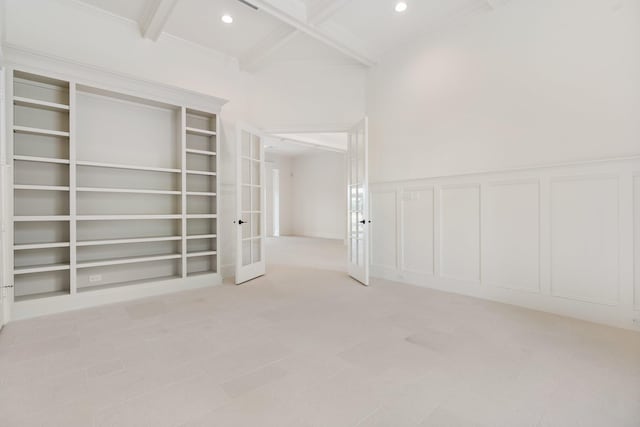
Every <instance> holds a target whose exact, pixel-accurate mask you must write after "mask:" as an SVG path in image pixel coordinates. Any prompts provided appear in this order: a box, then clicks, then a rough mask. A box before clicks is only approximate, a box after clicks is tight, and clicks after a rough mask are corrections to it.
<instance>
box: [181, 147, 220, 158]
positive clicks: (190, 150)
mask: <svg viewBox="0 0 640 427" xmlns="http://www.w3.org/2000/svg"><path fill="white" fill-rule="evenodd" d="M186 151H187V153H190V154H202V155H205V156H215V155H216V152H215V151H206V150H194V149H193V148H187V150H186Z"/></svg>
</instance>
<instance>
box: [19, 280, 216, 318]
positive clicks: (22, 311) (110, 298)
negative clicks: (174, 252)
mask: <svg viewBox="0 0 640 427" xmlns="http://www.w3.org/2000/svg"><path fill="white" fill-rule="evenodd" d="M220 284H222V277H221V276H220V275H219V274H216V273H212V274H203V275H200V276H196V277H188V278H186V279H180V278H179V279H169V280H159V281H153V282H145V283H140V284H136V285H129V286H121V287H113V288H106V289H100V290H95V291H87V292H83V293H77V294H74V295H60V296H54V297H49V298H42V299H33V300H26V301H18V302H16V303H14V304H13V307H12V310H11V320H12V321H14V320H22V319H29V318H32V317H38V316H45V315H49V314H55V313H62V312H66V311H69V310H79V309H83V308H90V307H96V306H100V305H106V304H113V303H117V302H124V301H131V300H136V299H140V298H146V297H151V296H159V295H166V294H171V293H176V292H181V291H186V290H194V289H201V288H207V287H212V286H217V285H220Z"/></svg>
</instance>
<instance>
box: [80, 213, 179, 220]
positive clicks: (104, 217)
mask: <svg viewBox="0 0 640 427" xmlns="http://www.w3.org/2000/svg"><path fill="white" fill-rule="evenodd" d="M181 218H182V215H180V214H175V215H78V217H77V220H78V221H127V220H136V219H181Z"/></svg>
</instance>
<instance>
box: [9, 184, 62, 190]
mask: <svg viewBox="0 0 640 427" xmlns="http://www.w3.org/2000/svg"><path fill="white" fill-rule="evenodd" d="M13 189H14V190H39V191H69V187H63V186H60V185H31V184H16V185H14V186H13Z"/></svg>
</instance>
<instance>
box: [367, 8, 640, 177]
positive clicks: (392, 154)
mask: <svg viewBox="0 0 640 427" xmlns="http://www.w3.org/2000/svg"><path fill="white" fill-rule="evenodd" d="M501 3H503V4H502V5H500V6H499V7H498V8H497V9H496V10H494V11H492V12H491V13H488V14H483V15H482V16H475V17H472V18H470V19H469V20H468V21H467V22H465V23H460V24H457V25H455V26H452V27H450V28H449V29H448V30H444V31H443V32H440V33H437V34H429V35H425V36H424V37H422V38H419V39H416V40H414V41H412V42H411V43H408V44H407V45H406V46H404V47H398V48H397V49H394V50H393V52H392V53H390V54H389V55H387V56H386V57H384V58H383V60H382V61H381V62H380V64H379V65H378V66H377V67H375V68H374V69H373V70H372V71H371V73H370V75H369V78H368V85H367V112H368V115H369V117H370V123H371V129H370V141H371V150H370V153H371V154H370V166H371V178H372V180H373V181H376V182H383V181H389V180H402V179H413V178H423V177H432V176H441V175H450V174H459V173H468V172H481V171H492V170H502V169H508V168H514V167H523V166H538V165H546V164H552V163H560V162H572V161H580V160H595V159H601V158H610V157H618V156H628V155H633V154H640V143H639V142H638V141H639V138H638V136H639V135H640V79H639V78H638V76H639V75H640V2H638V1H636V0H627V1H613V0H536V1H529V0H510V1H507V2H501Z"/></svg>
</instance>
